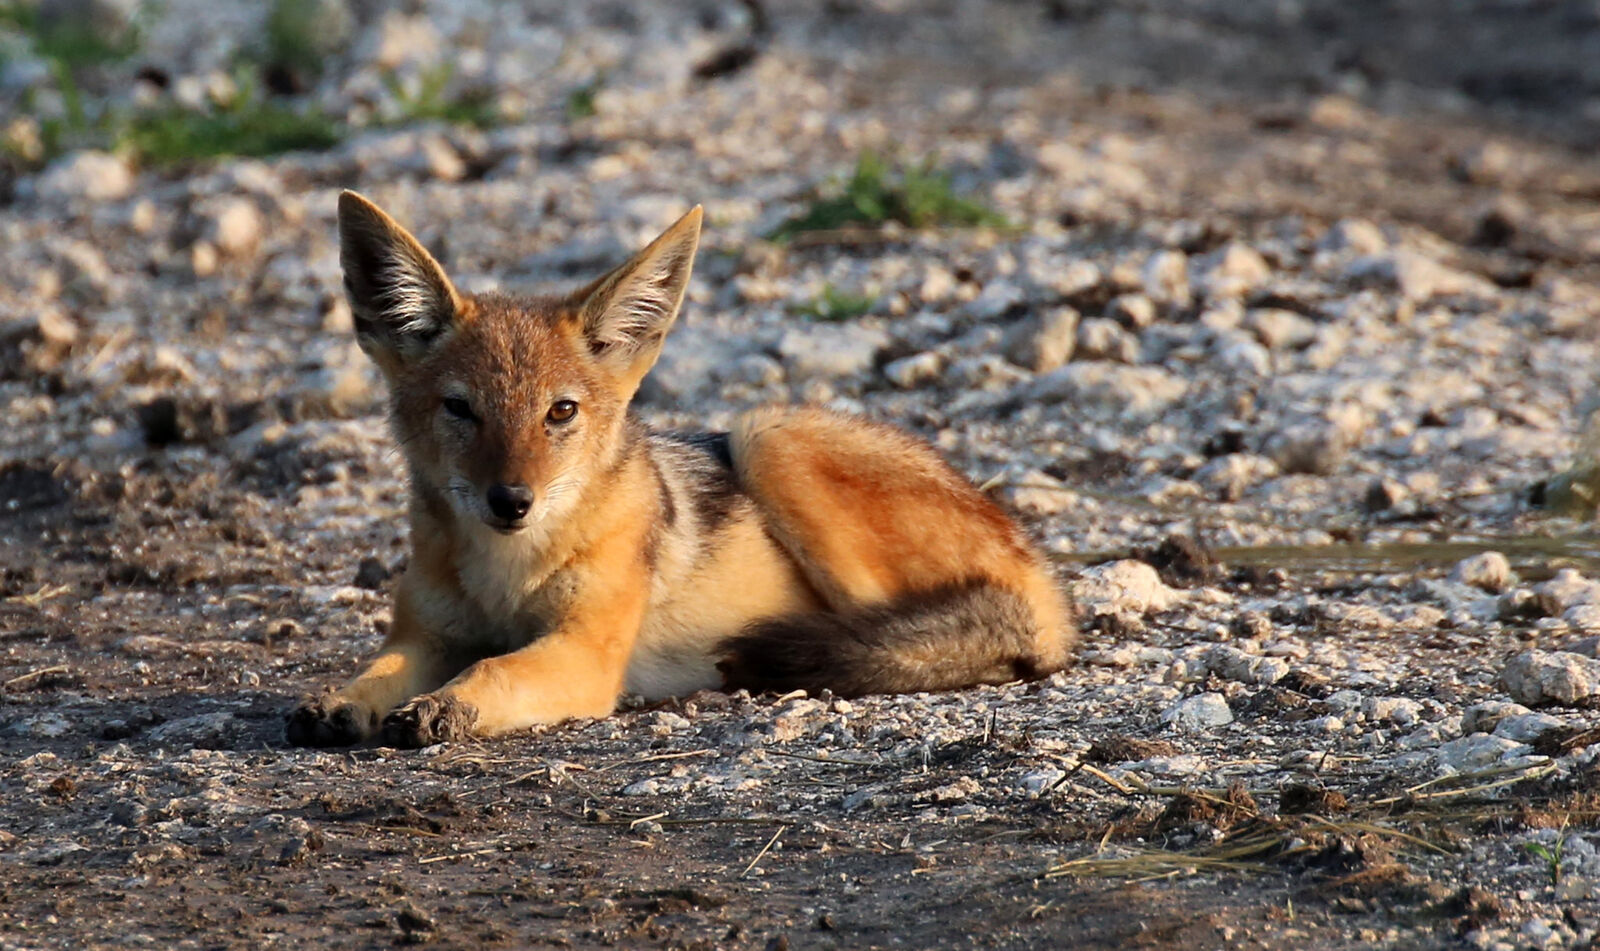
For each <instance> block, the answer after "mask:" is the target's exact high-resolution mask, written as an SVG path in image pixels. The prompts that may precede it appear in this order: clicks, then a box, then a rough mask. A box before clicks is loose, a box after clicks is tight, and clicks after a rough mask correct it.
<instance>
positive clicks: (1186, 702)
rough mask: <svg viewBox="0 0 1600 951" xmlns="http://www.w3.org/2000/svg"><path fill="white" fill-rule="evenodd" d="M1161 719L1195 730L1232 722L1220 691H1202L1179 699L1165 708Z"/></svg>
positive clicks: (1230, 713) (1224, 698)
mask: <svg viewBox="0 0 1600 951" xmlns="http://www.w3.org/2000/svg"><path fill="white" fill-rule="evenodd" d="M1161 719H1162V720H1163V721H1165V722H1167V723H1170V724H1172V725H1173V726H1176V727H1178V728H1180V729H1186V730H1197V729H1204V728H1206V727H1212V726H1224V725H1226V724H1229V723H1232V722H1233V711H1232V710H1230V709H1229V708H1228V700H1227V698H1226V697H1224V696H1223V695H1222V694H1220V693H1202V694H1196V695H1195V696H1193V697H1188V698H1185V699H1183V700H1179V701H1178V702H1177V703H1175V704H1173V705H1172V706H1170V707H1168V708H1167V711H1166V712H1165V713H1163V714H1162V715H1161Z"/></svg>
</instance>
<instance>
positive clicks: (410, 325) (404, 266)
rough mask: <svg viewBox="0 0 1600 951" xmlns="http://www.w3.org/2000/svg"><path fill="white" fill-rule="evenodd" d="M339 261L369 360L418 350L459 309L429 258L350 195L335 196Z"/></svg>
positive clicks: (454, 295) (389, 221)
mask: <svg viewBox="0 0 1600 951" xmlns="http://www.w3.org/2000/svg"><path fill="white" fill-rule="evenodd" d="M339 263H340V265H341V266H342V267H343V268H344V289H345V293H347V294H348V295H349V296H350V310H351V313H352V315H353V316H354V318H355V325H356V334H357V336H358V338H359V340H360V342H361V346H362V348H363V349H365V350H366V351H367V352H368V353H370V354H372V355H373V357H374V358H377V357H378V356H379V355H380V354H381V353H383V352H392V353H395V354H397V355H399V356H401V357H408V356H414V355H416V354H418V353H420V352H422V350H424V349H425V348H426V347H427V345H428V343H429V342H430V341H432V340H433V339H434V338H435V337H437V336H439V334H440V333H442V332H444V330H445V329H446V328H447V327H449V326H450V323H451V321H453V320H455V318H456V314H457V312H458V311H459V310H460V307H461V298H460V296H459V295H458V294H457V293H456V289H455V286H454V285H453V284H451V283H450V279H449V278H448V277H446V276H445V273H444V268H442V267H440V266H439V262H438V261H435V260H434V259H433V255H431V254H429V253H428V251H427V249H426V248H424V247H423V246H422V245H421V243H419V242H418V241H417V239H416V238H413V237H412V236H411V233H410V232H408V231H406V229H404V228H402V227H400V225H399V224H398V223H397V222H396V221H395V220H394V219H393V218H391V217H389V216H388V215H387V214H385V213H384V211H383V209H381V208H379V207H378V206H377V205H374V204H373V203H372V202H370V201H368V200H367V199H365V198H363V197H361V196H360V195H358V194H356V193H355V192H351V191H347V192H343V193H341V194H340V195H339ZM380 362H381V361H380Z"/></svg>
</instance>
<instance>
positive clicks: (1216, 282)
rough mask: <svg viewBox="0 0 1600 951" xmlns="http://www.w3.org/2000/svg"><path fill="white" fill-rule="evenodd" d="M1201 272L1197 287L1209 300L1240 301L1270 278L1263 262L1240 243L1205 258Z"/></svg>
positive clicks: (1267, 268) (1229, 243) (1267, 267)
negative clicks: (1240, 298) (1228, 299)
mask: <svg viewBox="0 0 1600 951" xmlns="http://www.w3.org/2000/svg"><path fill="white" fill-rule="evenodd" d="M1200 270H1201V275H1202V276H1201V278H1200V285H1201V287H1202V288H1204V290H1205V295H1206V298H1207V299H1208V300H1217V299H1219V298H1236V297H1243V296H1244V295H1246V294H1248V293H1250V292H1251V291H1253V290H1255V289H1256V288H1257V287H1259V286H1260V285H1261V284H1262V282H1264V281H1266V280H1267V279H1268V278H1269V277H1271V276H1272V269H1271V268H1270V267H1269V266H1268V265H1267V262H1266V259H1265V258H1263V257H1262V256H1261V255H1260V254H1259V253H1258V252H1257V251H1256V250H1255V249H1254V248H1252V247H1250V246H1249V245H1248V244H1244V243H1243V242H1239V241H1230V242H1228V244H1227V245H1226V246H1225V247H1223V248H1221V249H1219V250H1217V251H1213V252H1212V253H1211V254H1208V255H1206V256H1205V257H1204V258H1202V259H1201V261H1200Z"/></svg>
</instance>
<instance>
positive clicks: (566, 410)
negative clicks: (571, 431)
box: [545, 400, 578, 423]
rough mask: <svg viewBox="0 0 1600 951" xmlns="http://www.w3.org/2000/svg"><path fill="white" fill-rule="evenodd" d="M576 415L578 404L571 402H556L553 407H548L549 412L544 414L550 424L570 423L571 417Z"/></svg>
mask: <svg viewBox="0 0 1600 951" xmlns="http://www.w3.org/2000/svg"><path fill="white" fill-rule="evenodd" d="M576 415H578V404H577V403H574V402H573V401H571V400H556V402H555V405H553V406H551V407H550V412H548V413H546V414H545V416H546V418H548V419H549V420H550V422H552V423H570V422H572V417H574V416H576Z"/></svg>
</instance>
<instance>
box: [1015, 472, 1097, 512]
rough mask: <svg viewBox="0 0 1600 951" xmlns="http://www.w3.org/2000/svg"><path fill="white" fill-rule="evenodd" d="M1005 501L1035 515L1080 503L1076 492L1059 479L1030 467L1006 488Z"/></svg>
mask: <svg viewBox="0 0 1600 951" xmlns="http://www.w3.org/2000/svg"><path fill="white" fill-rule="evenodd" d="M1005 497H1006V501H1008V502H1010V503H1011V505H1012V506H1014V507H1016V508H1018V509H1021V510H1022V511H1024V512H1031V513H1033V514H1035V515H1056V514H1059V513H1061V512H1065V511H1067V510H1068V509H1070V508H1073V507H1074V506H1076V505H1078V504H1080V502H1081V501H1082V499H1081V497H1080V496H1079V495H1078V493H1076V492H1074V491H1072V490H1071V489H1069V488H1067V487H1066V485H1065V484H1063V483H1062V482H1061V480H1059V479H1056V478H1054V477H1052V476H1050V475H1049V474H1047V473H1044V472H1040V471H1039V470H1038V469H1030V470H1029V471H1027V472H1025V473H1023V474H1022V475H1021V476H1019V477H1018V478H1017V479H1016V480H1015V484H1013V485H1012V486H1010V487H1009V488H1007V489H1006V495H1005Z"/></svg>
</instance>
